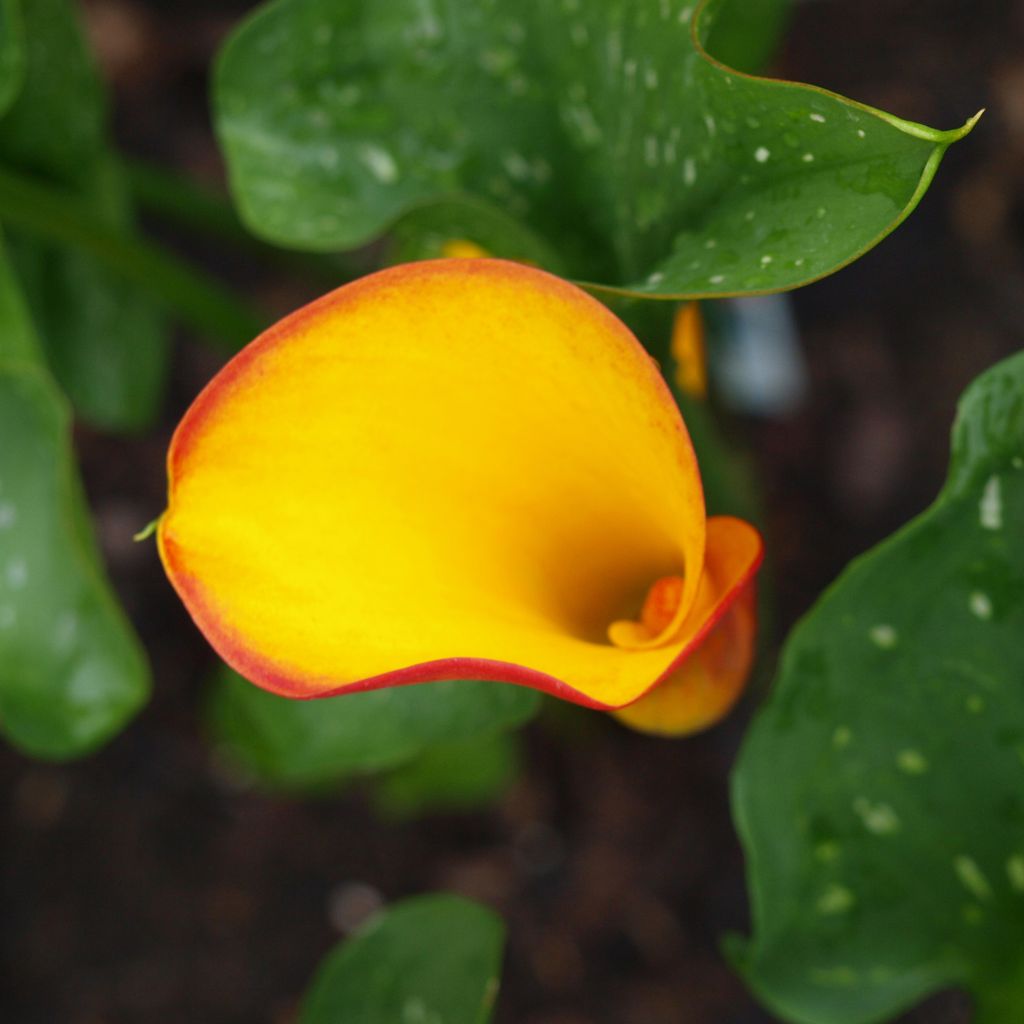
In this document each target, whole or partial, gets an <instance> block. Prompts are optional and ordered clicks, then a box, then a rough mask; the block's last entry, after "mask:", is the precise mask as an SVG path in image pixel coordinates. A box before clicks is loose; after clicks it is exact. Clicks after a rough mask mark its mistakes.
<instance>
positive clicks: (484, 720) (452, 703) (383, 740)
mask: <svg viewBox="0 0 1024 1024" xmlns="http://www.w3.org/2000/svg"><path fill="white" fill-rule="evenodd" d="M539 703H540V699H539V695H538V694H537V693H536V692H534V691H533V690H527V689H523V688H521V687H517V686H501V685H495V684H494V683H488V682H473V681H458V682H441V683H425V684H423V685H419V686H401V687H396V688H393V689H384V690H373V691H370V692H368V693H352V694H345V695H344V696H341V697H326V698H323V699H320V700H309V701H299V700H288V699H286V698H284V697H278V696H276V695H275V694H272V693H267V692H266V691H265V690H261V689H259V688H258V687H256V686H253V685H252V684H251V683H249V682H246V681H245V680H244V679H242V678H241V676H239V675H237V674H236V673H235V672H232V671H231V670H230V669H227V668H222V669H221V670H220V672H219V673H218V677H217V679H216V680H215V683H214V689H213V694H212V697H211V702H210V723H211V727H212V729H213V732H214V736H215V738H216V739H217V740H218V741H219V742H220V743H221V744H222V745H223V746H224V747H226V748H227V752H228V753H229V754H230V755H233V756H234V757H235V758H237V759H238V760H239V761H241V763H242V764H243V765H244V766H245V767H246V768H248V769H249V770H251V771H252V772H254V773H255V774H256V776H257V777H258V778H259V779H261V780H262V781H264V782H266V783H269V784H271V785H275V786H283V787H287V788H298V789H308V788H322V787H326V786H330V785H332V784H337V783H339V782H341V781H343V780H344V779H346V778H349V777H351V776H353V775H360V774H366V773H369V772H376V771H381V770H382V769H385V768H393V767H396V766H397V765H400V764H403V763H405V762H408V761H410V760H412V759H413V758H415V757H417V756H418V755H419V754H421V753H423V752H424V751H425V750H427V749H429V748H430V747H431V746H432V745H434V744H438V743H445V742H453V741H458V740H465V739H468V738H470V737H473V736H479V735H480V734H481V733H488V732H496V731H498V730H501V729H510V728H514V727H515V726H518V725H521V724H522V723H524V722H525V721H527V720H528V719H529V718H531V717H532V716H533V714H534V713H535V712H536V710H537V707H538V706H539Z"/></svg>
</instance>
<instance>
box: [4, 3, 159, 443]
mask: <svg viewBox="0 0 1024 1024" xmlns="http://www.w3.org/2000/svg"><path fill="white" fill-rule="evenodd" d="M21 14H22V16H23V17H24V19H25V39H26V42H27V54H26V66H25V81H24V84H23V87H22V88H21V90H20V92H19V93H18V95H17V98H16V100H15V102H14V104H13V106H11V108H10V109H9V110H8V111H7V112H6V114H5V115H4V116H3V117H0V161H3V162H5V163H8V164H11V165H12V166H14V167H16V168H17V169H18V170H19V171H21V172H27V173H31V174H34V175H38V176H40V177H42V178H44V179H45V180H46V181H47V182H49V183H51V184H57V185H59V186H61V187H63V188H65V189H67V190H68V191H69V192H71V193H73V194H75V195H77V196H78V197H80V198H81V200H82V202H83V203H85V204H87V205H88V206H89V207H90V208H91V210H93V211H94V212H95V213H96V214H98V215H99V216H101V217H102V218H103V219H104V220H105V221H106V222H107V223H108V224H110V225H111V226H113V227H116V228H118V229H119V230H123V231H126V232H130V231H132V230H133V227H132V215H131V210H130V206H129V202H128V197H127V191H126V189H125V187H124V185H123V182H122V181H121V178H120V174H119V171H118V169H117V167H116V166H115V162H114V161H113V160H112V159H111V156H110V153H109V152H108V150H107V139H106V123H105V122H106V112H105V100H104V95H103V89H102V85H101V83H100V80H99V78H98V76H97V73H96V69H95V67H94V66H93V62H92V58H91V55H90V54H89V51H88V48H87V46H86V43H85V40H84V37H83V35H82V31H81V28H80V26H79V24H78V19H77V15H76V11H75V5H74V4H73V3H72V2H71V0H32V2H31V3H24V4H22V5H21ZM9 241H10V246H11V255H12V259H13V260H14V263H15V268H16V271H17V275H18V277H19V279H20V282H21V285H22V287H23V289H24V291H25V293H26V296H27V298H28V300H29V304H30V306H31V308H32V312H33V316H34V318H35V321H36V326H37V328H38V330H39V333H40V336H41V338H42V341H43V345H44V348H45V349H46V351H47V354H48V357H49V360H50V364H51V368H52V369H53V371H54V373H55V375H56V377H57V379H58V381H59V382H60V384H61V385H62V386H63V387H64V389H65V391H66V392H67V393H68V395H69V396H70V397H71V399H72V402H73V403H74V405H75V407H76V409H77V411H78V412H79V413H80V414H81V415H83V416H84V417H85V418H86V419H88V420H89V421H90V422H92V423H94V424H95V425H97V426H100V427H103V428H107V429H115V430H131V429H137V428H139V427H142V426H145V425H146V424H147V423H148V422H149V421H150V420H151V419H152V417H153V416H154V415H155V413H156V411H157V408H158V405H159V402H160V399H161V397H162V393H163V382H164V377H165V369H166V361H167V350H166V342H165V338H164V330H163V322H162V317H160V316H159V314H158V313H157V312H156V311H155V309H154V308H153V307H152V305H151V304H150V303H149V302H147V301H146V300H145V299H144V298H143V297H142V296H140V295H139V294H138V293H137V292H136V291H135V290H134V289H133V288H132V287H131V286H129V285H127V284H125V283H124V282H123V281H121V279H120V278H119V277H117V276H116V275H115V274H112V273H111V272H109V271H107V270H105V269H104V268H103V267H100V266H98V265H97V264H96V263H95V262H94V261H93V260H91V259H90V258H89V257H87V256H84V255H83V254H82V253H80V252H78V251H76V250H72V249H66V248H62V247H59V246H55V245H53V244H51V243H49V242H44V241H41V240H39V239H37V238H36V237H34V236H31V235H28V234H26V233H25V232H22V231H15V230H11V231H10V232H9Z"/></svg>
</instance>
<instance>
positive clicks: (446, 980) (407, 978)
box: [299, 894, 505, 1024]
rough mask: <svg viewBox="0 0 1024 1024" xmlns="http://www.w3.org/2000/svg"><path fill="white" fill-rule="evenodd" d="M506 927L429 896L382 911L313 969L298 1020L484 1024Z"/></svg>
mask: <svg viewBox="0 0 1024 1024" xmlns="http://www.w3.org/2000/svg"><path fill="white" fill-rule="evenodd" d="M504 941H505V929H504V925H503V924H502V922H501V919H500V918H499V917H498V916H497V915H496V914H494V913H493V912H492V911H490V910H487V909H485V908H484V907H481V906H479V905H478V904H476V903H471V902H469V900H464V899H462V898H460V897H458V896H449V895H445V894H432V895H428V896H418V897H415V898H413V899H408V900H405V901H404V902H402V903H399V904H396V905H395V906H393V907H390V908H389V909H387V910H385V911H383V912H381V913H380V914H378V915H377V916H376V917H374V918H372V919H371V920H370V922H369V923H368V924H367V925H366V926H365V927H364V928H363V929H362V930H361V931H360V932H359V933H358V934H357V935H356V936H355V937H354V938H352V939H350V940H349V941H348V942H346V943H344V944H342V945H341V946H339V947H338V948H337V949H336V950H335V951H334V952H333V953H331V954H330V955H329V956H328V957H327V959H326V960H325V961H324V962H323V964H322V965H321V966H320V969H319V971H318V972H317V975H316V978H315V980H314V983H313V986H312V988H311V989H310V992H309V994H308V996H307V997H306V1000H305V1002H304V1004H303V1007H302V1012H301V1015H300V1017H299V1022H300V1024H486V1022H487V1021H489V1020H490V1019H491V1011H492V1008H493V1006H494V1000H495V998H496V996H497V993H498V985H499V980H500V978H499V975H500V971H501V957H502V949H503V946H504Z"/></svg>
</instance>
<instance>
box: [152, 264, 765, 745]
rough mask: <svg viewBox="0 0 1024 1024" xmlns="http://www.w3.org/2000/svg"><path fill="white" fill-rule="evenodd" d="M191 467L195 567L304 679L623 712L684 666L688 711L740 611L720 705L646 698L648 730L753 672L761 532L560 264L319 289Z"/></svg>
mask: <svg viewBox="0 0 1024 1024" xmlns="http://www.w3.org/2000/svg"><path fill="white" fill-rule="evenodd" d="M169 475H170V501H169V507H168V509H167V511H166V512H165V513H164V515H163V517H162V519H161V521H160V527H159V543H160V552H161V556H162V558H163V562H164V565H165V567H166V569H167V573H168V575H169V576H170V579H171V581H172V583H173V584H174V586H175V588H176V589H177V591H178V593H179V594H180V595H181V598H182V600H183V601H184V602H185V604H186V606H187V607H188V609H189V611H190V612H191V613H192V616H193V618H194V619H195V620H196V622H197V623H198V624H199V627H200V628H201V629H202V631H203V632H204V633H205V634H206V636H207V638H208V639H209V640H210V642H211V643H212V644H213V646H214V647H215V648H216V649H217V651H218V652H219V653H220V654H221V655H222V656H223V658H224V659H225V660H226V661H227V662H228V663H229V664H231V665H232V666H234V667H235V668H236V669H237V670H238V671H239V672H241V673H242V674H243V675H245V676H247V677H248V678H249V679H251V680H252V681H253V682H255V683H257V684H259V685H260V686H263V687H265V688H267V689H269V690H272V691H274V692H276V693H280V694H284V695H287V696H292V697H318V696H328V695H333V694H337V693H342V692H348V691H352V692H355V691H359V690H367V689H372V688H376V687H381V686H389V685H396V684H401V683H415V682H424V681H428V680H435V679H454V678H470V677H472V678H483V679H493V680H498V681H504V682H511V683H519V684H523V685H527V686H532V687H535V688H537V689H540V690H545V691H547V692H549V693H553V694H555V695H556V696H559V697H563V698H565V699H567V700H571V701H575V702H577V703H579V704H585V705H588V706H590V707H596V708H602V709H609V708H621V707H623V706H625V705H628V704H631V703H632V702H634V701H637V700H638V698H640V697H642V696H643V695H644V694H645V693H647V692H648V691H649V690H651V689H652V688H653V687H655V686H657V685H658V684H659V683H662V682H663V681H665V680H667V679H669V677H673V682H674V683H678V681H679V680H682V685H681V690H682V691H684V696H685V699H684V700H682V701H681V702H680V701H678V700H677V701H675V702H674V703H675V704H676V705H678V706H680V707H681V706H683V705H684V704H686V701H691V704H692V703H693V702H692V699H691V698H692V694H691V693H690V691H689V689H688V687H687V685H686V683H685V680H686V677H687V665H688V664H690V663H689V662H688V661H687V659H688V658H689V656H690V655H692V654H693V653H694V652H695V651H697V649H698V648H699V647H700V645H701V643H702V641H703V640H704V639H705V637H706V636H707V634H709V632H710V631H711V630H712V629H713V628H714V627H715V626H716V624H719V628H718V629H717V630H716V635H717V636H718V637H719V647H721V646H722V642H721V637H722V636H723V635H726V634H727V640H726V643H725V647H726V648H728V651H730V652H732V653H731V654H730V655H729V656H728V657H724V656H723V655H722V653H721V652H719V653H718V654H716V656H715V657H714V658H711V659H705V662H706V664H705V669H702V670H701V671H702V672H703V674H704V675H706V676H708V678H712V677H714V676H715V673H716V668H715V666H717V665H718V664H719V663H723V664H724V663H728V664H725V668H724V670H723V673H724V675H723V678H724V683H723V686H722V688H721V692H719V693H717V695H716V698H715V699H716V701H717V704H716V705H715V707H716V710H715V712H714V714H710V715H709V707H710V704H709V701H708V700H707V699H705V698H704V697H701V698H699V699H697V700H696V703H695V704H693V706H692V707H691V709H690V710H689V711H687V712H685V713H684V714H683V715H682V718H683V719H684V720H682V721H679V720H675V719H673V720H672V723H671V725H665V726H659V723H658V721H654V722H652V721H650V720H648V719H646V718H643V716H642V714H641V710H642V709H641V705H639V704H638V705H637V709H638V710H637V711H636V713H637V714H638V715H640V718H639V719H638V720H637V721H636V724H637V725H638V727H640V728H647V729H652V730H653V731H670V732H686V731H690V730H692V729H693V728H696V727H700V726H702V725H704V724H708V723H709V721H710V720H711V719H713V718H714V717H718V715H720V714H723V713H724V711H725V710H727V708H728V705H729V704H730V703H731V701H732V699H734V697H735V695H736V693H738V691H739V689H740V687H741V686H742V682H743V679H742V678H740V679H739V681H738V682H737V681H736V679H735V676H736V675H737V665H738V664H740V663H742V665H743V670H742V673H741V676H745V675H746V668H747V666H748V663H749V656H750V649H751V645H752V639H753V619H752V615H750V614H746V615H745V616H742V615H741V616H738V617H737V614H736V608H738V607H741V606H740V605H736V601H737V598H739V597H741V596H742V595H743V594H744V593H745V592H749V591H750V589H751V586H752V584H751V579H752V576H753V573H754V571H755V570H756V568H757V565H758V563H759V561H760V557H761V542H760V538H759V537H758V535H757V533H756V531H755V530H754V529H753V528H752V527H750V526H748V525H747V524H746V523H743V522H741V521H740V520H736V519H730V518H713V519H711V520H706V518H705V513H704V499H703V493H702V490H701V484H700V478H699V476H698V473H697V464H696V460H695V458H694V453H693V449H692V447H691V444H690V439H689V436H688V434H687V432H686V428H685V427H684V425H683V422H682V419H681V418H680V416H679V412H678V410H677V408H676V406H675V403H674V402H673V400H672V398H671V395H670V393H669V391H668V389H667V387H666V386H665V383H664V381H663V380H662V378H661V376H660V374H659V372H658V368H657V366H656V365H655V363H654V362H653V361H652V360H651V358H650V357H649V356H648V355H647V354H646V353H645V352H644V350H643V348H642V347H641V346H640V345H639V343H638V342H637V341H636V339H635V338H634V337H633V336H632V335H631V334H630V332H629V331H628V330H627V328H626V327H625V326H624V325H623V324H622V323H621V322H620V321H619V320H617V319H616V318H615V317H614V316H613V315H612V314H611V313H610V312H609V311H608V310H607V309H606V308H605V307H604V306H602V305H601V304H600V303H598V302H597V301H595V300H594V299H592V298H590V297H589V296H588V295H586V294H585V293H584V292H582V291H580V290H579V289H578V288H576V287H574V286H572V285H570V284H567V283H566V282H564V281H562V280H559V279H558V278H555V277H552V276H551V275H549V274H546V273H543V272H541V271H539V270H534V269H531V268H528V267H524V266H521V265H518V264H514V263H507V262H504V261H500V260H490V259H474V260H461V259H452V260H438V261H434V262H424V263H416V264H409V265H406V266H401V267H395V268H393V269H390V270H385V271H383V272H381V273H378V274H374V275H372V276H370V277H367V278H363V279H362V280H360V281H356V282H355V283H353V284H350V285H347V286H346V287H344V288H341V289H339V290H338V291H336V292H333V293H331V294H330V295H327V296H325V297H324V298H322V299H320V300H319V301H317V302H314V303H312V304H311V305H309V306H307V307H306V308H305V309H302V310H300V311H299V312H297V313H295V314H293V315H292V316H290V317H287V318H286V319H285V320H283V321H281V322H280V323H279V324H277V325H276V326H275V327H273V328H271V329H270V330H268V331H267V332H266V333H264V334H263V335H261V336H260V337H259V338H258V339H257V340H256V341H254V342H253V343H252V344H251V345H250V346H249V347H248V348H246V349H245V350H244V351H243V352H241V353H240V354H239V355H238V356H236V357H235V358H234V359H233V360H232V361H231V362H230V363H229V364H228V366H227V367H225V369H224V370H223V371H221V373H220V374H219V375H218V376H217V377H216V378H214V380H213V381H212V382H211V383H210V384H209V385H208V386H207V388H206V389H205V390H204V391H203V393H202V394H201V395H200V396H199V398H198V399H197V400H196V402H195V403H194V405H193V406H192V408H191V409H190V410H189V411H188V413H187V414H186V416H185V418H184V419H183V420H182V422H181V424H180V426H179V427H178V430H177V432H176V434H175V436H174V440H173V442H172V444H171V450H170V455H169ZM658 581H661V582H660V583H659V582H658ZM656 583H657V584H658V585H657V586H654V585H655V584H656ZM652 587H653V589H652ZM648 595H649V596H648ZM645 599H646V601H645ZM645 603H646V606H645ZM734 606H735V607H734ZM727 613H728V614H727ZM729 623H731V625H729V628H728V629H725V626H726V625H727V624H729ZM711 639H714V637H712V638H711ZM693 664H697V662H693ZM677 670H678V671H677ZM705 670H706V671H705ZM674 673H675V675H673V674H674ZM712 681H714V680H712ZM698 682H699V680H698ZM702 685H703V684H702ZM673 688H674V689H679V688H680V687H679V686H674V687H673ZM726 691H728V693H727V694H726ZM671 692H672V691H666V694H669V693H671ZM726 698H727V699H726ZM650 699H653V698H650ZM711 703H715V702H714V701H712V702H711ZM652 707H653V705H652ZM627 715H628V713H627ZM655 717H656V718H659V717H660V718H661V719H663V720H664V721H666V722H667V721H668V718H667V717H666V716H665V714H664V709H663V711H662V712H660V713H657V714H656V716H655ZM668 717H671V716H668Z"/></svg>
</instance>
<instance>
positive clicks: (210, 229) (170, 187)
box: [121, 159, 370, 285]
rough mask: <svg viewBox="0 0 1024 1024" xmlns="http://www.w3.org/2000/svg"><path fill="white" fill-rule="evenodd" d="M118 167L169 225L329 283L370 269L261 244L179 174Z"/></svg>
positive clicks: (353, 260) (351, 260)
mask: <svg viewBox="0 0 1024 1024" xmlns="http://www.w3.org/2000/svg"><path fill="white" fill-rule="evenodd" d="M121 168H122V171H123V173H124V177H125V180H126V181H127V183H128V187H129V189H131V193H132V196H133V198H134V199H135V201H136V202H137V203H138V204H139V206H140V207H141V208H142V209H144V210H146V211H147V212H149V213H151V214H153V215H154V216H156V217H159V218H162V219H163V220H165V221H167V222H169V223H171V224H175V225H183V226H184V227H186V228H188V229H189V230H190V231H194V232H196V233H197V234H202V235H208V236H213V237H214V238H217V239H219V240H220V241H222V242H226V243H228V244H230V245H233V246H235V247H236V248H238V249H242V250H244V251H245V252H250V253H252V254H253V255H255V256H257V257H258V258H259V259H260V260H261V261H262V262H264V263H269V264H273V265H276V266H278V267H281V268H282V269H284V270H288V271H290V272H293V273H295V274H297V275H298V276H300V277H306V278H309V277H313V278H316V279H318V280H320V281H323V282H325V283H327V284H331V285H338V284H340V283H342V282H343V281H348V280H351V279H352V278H355V277H361V276H362V275H363V274H366V273H367V272H368V270H369V269H370V267H369V266H368V264H367V260H366V259H365V257H364V258H361V257H360V256H359V255H357V254H338V253H331V254H320V255H315V256H314V255H310V254H307V253H298V252H289V251H287V250H285V249H279V248H277V247H276V246H274V245H270V244H269V243H267V242H263V241H261V240H260V239H259V238H257V237H255V236H254V235H252V234H250V233H249V231H248V230H247V228H246V227H245V225H244V224H243V223H242V221H241V219H240V218H239V216H238V214H237V213H236V212H235V209H234V207H233V206H232V205H231V203H230V202H228V201H227V200H226V199H225V198H223V197H222V196H220V195H219V194H217V193H216V192H214V191H213V190H212V189H209V188H204V187H203V186H200V185H197V184H196V183H195V182H194V181H191V180H190V179H189V178H186V177H185V176H183V175H181V174H176V173H175V172H173V171H168V170H166V169H165V168H163V167H158V166H156V165H154V164H149V163H146V162H144V161H141V160H136V159H123V160H122V162H121Z"/></svg>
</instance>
